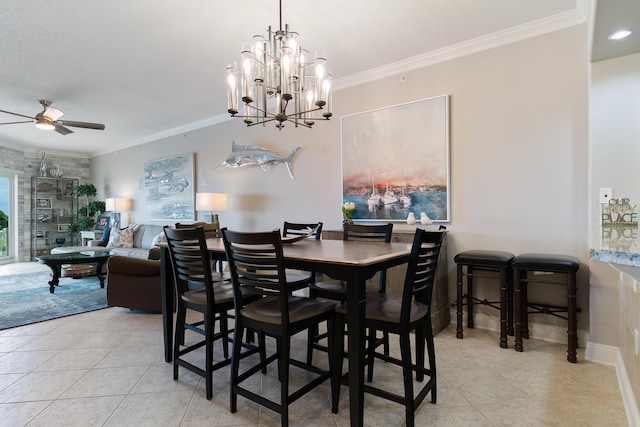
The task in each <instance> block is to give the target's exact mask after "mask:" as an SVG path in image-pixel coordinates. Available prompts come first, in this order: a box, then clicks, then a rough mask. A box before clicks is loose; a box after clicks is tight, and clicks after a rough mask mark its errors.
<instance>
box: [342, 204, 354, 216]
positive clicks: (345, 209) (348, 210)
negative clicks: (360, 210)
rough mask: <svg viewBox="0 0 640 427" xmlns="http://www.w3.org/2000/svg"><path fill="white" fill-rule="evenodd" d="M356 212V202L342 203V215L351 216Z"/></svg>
mask: <svg viewBox="0 0 640 427" xmlns="http://www.w3.org/2000/svg"><path fill="white" fill-rule="evenodd" d="M355 212H356V204H355V203H353V202H344V203H343V204H342V215H344V217H345V218H351V217H352V216H353V214H354V213H355Z"/></svg>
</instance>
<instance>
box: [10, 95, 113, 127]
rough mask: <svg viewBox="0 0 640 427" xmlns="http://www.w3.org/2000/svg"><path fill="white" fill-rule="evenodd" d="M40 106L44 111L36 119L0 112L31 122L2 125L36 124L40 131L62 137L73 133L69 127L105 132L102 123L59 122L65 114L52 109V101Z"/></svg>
mask: <svg viewBox="0 0 640 427" xmlns="http://www.w3.org/2000/svg"><path fill="white" fill-rule="evenodd" d="M39 102H40V105H42V111H41V112H39V113H38V114H36V115H35V117H31V116H25V115H24V114H19V113H13V112H11V111H5V110H0V113H6V114H12V115H14V116H19V117H24V118H27V119H29V120H22V121H19V122H6V123H0V125H13V124H17V123H35V125H36V127H37V128H38V129H47V130H55V131H56V132H58V133H59V134H61V135H67V134H70V133H73V131H72V130H71V129H68V128H67V126H70V127H76V128H84V129H97V130H104V125H103V124H101V123H87V122H74V121H71V120H59V119H60V117H62V115H63V114H64V113H63V112H62V111H60V110H58V109H57V108H53V107H51V101H46V100H44V99H41V100H40V101H39Z"/></svg>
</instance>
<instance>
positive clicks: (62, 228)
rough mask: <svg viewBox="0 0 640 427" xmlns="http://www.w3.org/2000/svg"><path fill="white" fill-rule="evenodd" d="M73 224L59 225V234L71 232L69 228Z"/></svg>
mask: <svg viewBox="0 0 640 427" xmlns="http://www.w3.org/2000/svg"><path fill="white" fill-rule="evenodd" d="M70 225H71V224H58V232H59V233H67V232H68V231H69V226H70Z"/></svg>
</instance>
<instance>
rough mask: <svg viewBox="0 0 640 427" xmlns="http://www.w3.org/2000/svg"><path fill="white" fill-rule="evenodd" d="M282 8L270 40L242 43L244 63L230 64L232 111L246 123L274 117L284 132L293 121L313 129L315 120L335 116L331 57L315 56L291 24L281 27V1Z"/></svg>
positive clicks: (268, 38)
mask: <svg viewBox="0 0 640 427" xmlns="http://www.w3.org/2000/svg"><path fill="white" fill-rule="evenodd" d="M279 10H280V27H279V30H277V31H272V30H271V26H269V29H268V31H267V33H268V37H267V38H264V37H263V36H260V35H258V36H254V37H253V43H244V44H243V45H242V49H241V55H242V60H241V61H242V62H241V64H242V65H241V67H240V68H239V67H238V65H237V63H236V61H231V62H230V63H229V65H228V66H227V102H228V110H227V111H228V112H229V114H231V117H236V118H242V119H244V122H245V123H246V125H247V126H254V125H257V124H262V125H263V126H264V125H266V123H268V122H271V121H275V122H276V127H277V128H278V129H279V130H282V128H283V127H284V122H287V121H288V122H292V123H294V125H295V126H296V127H298V126H304V127H307V128H311V127H312V126H313V124H314V123H315V121H316V120H329V118H330V117H331V116H332V113H331V74H329V73H327V69H326V55H325V54H324V52H323V51H319V50H317V51H316V52H315V55H314V58H313V59H312V58H311V55H310V54H309V51H307V50H305V49H303V48H302V47H301V46H299V45H298V41H297V38H298V33H296V32H293V31H289V25H285V27H284V30H283V29H282V0H280V9H279ZM238 100H241V101H242V103H243V104H244V114H243V115H238V112H239V110H238V106H239V103H238ZM287 108H288V110H287ZM292 110H293V111H292ZM315 113H321V115H320V116H314V114H315Z"/></svg>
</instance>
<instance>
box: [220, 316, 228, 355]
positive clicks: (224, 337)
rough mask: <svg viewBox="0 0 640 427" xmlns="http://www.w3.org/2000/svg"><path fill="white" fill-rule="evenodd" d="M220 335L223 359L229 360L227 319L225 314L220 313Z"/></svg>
mask: <svg viewBox="0 0 640 427" xmlns="http://www.w3.org/2000/svg"><path fill="white" fill-rule="evenodd" d="M220 333H221V334H222V351H223V354H224V358H225V359H228V358H229V317H228V316H227V312H226V311H224V312H222V313H220Z"/></svg>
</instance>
